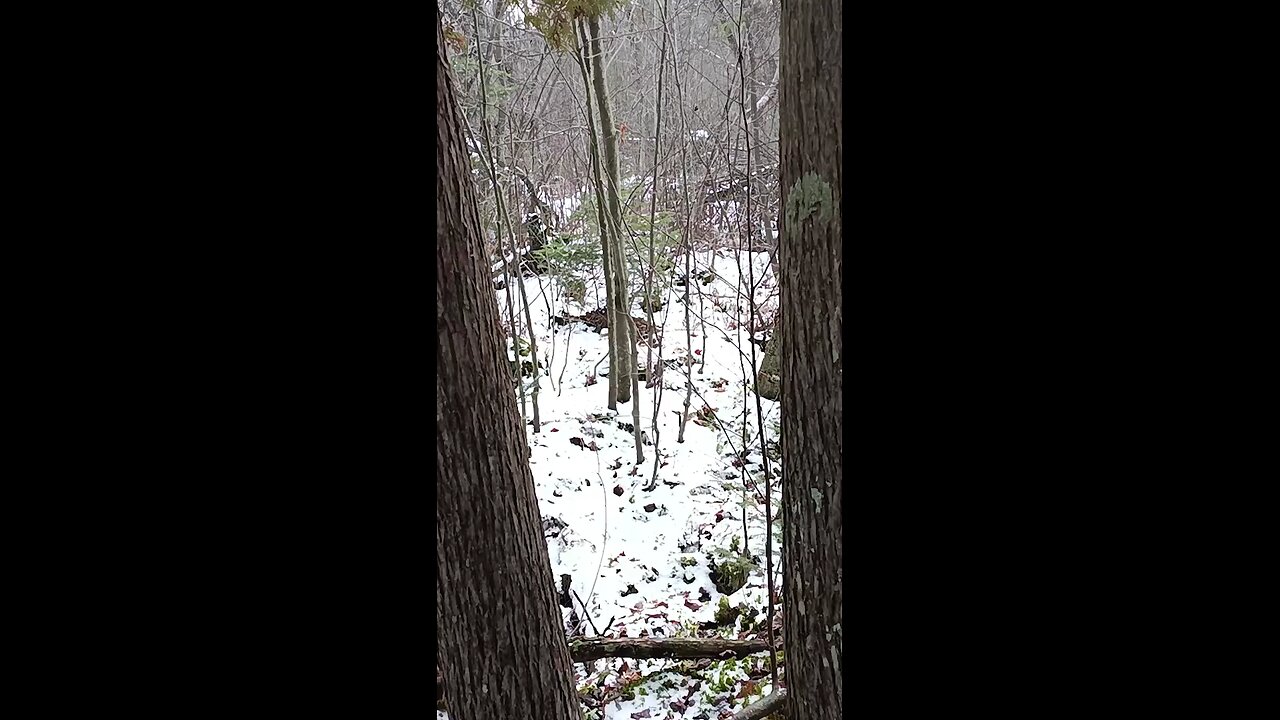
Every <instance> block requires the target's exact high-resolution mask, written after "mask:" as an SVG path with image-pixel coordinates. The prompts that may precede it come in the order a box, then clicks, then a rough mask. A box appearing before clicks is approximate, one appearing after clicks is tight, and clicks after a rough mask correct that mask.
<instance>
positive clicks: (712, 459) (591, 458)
mask: <svg viewBox="0 0 1280 720" xmlns="http://www.w3.org/2000/svg"><path fill="white" fill-rule="evenodd" d="M713 255H714V257H713ZM713 261H714V264H713ZM675 263H676V266H677V268H678V270H677V272H680V273H682V272H683V268H684V261H683V258H676V260H675ZM748 264H750V266H751V268H752V269H753V271H754V277H755V284H756V288H755V292H754V293H753V295H754V297H755V299H756V303H757V306H758V307H757V316H758V317H757V322H758V324H759V326H761V327H765V326H766V325H765V323H764V322H763V319H761V316H763V318H765V319H767V318H771V317H772V314H773V312H774V311H775V310H776V307H777V287H776V281H775V279H774V278H773V277H772V273H771V271H770V264H769V257H768V255H767V254H764V253H755V254H753V253H746V252H743V253H741V254H739V253H736V252H735V251H733V250H718V251H714V252H711V251H708V252H702V253H697V254H696V257H695V268H694V275H695V276H697V275H698V274H699V273H706V272H707V271H713V272H714V279H712V280H711V282H710V283H709V284H707V285H701V284H700V283H699V280H698V279H697V277H694V278H692V279H691V281H690V284H689V285H688V286H686V287H681V286H674V285H673V286H672V287H671V288H669V290H668V292H667V293H666V302H665V303H664V306H663V310H662V311H661V312H658V313H655V317H654V323H655V324H656V325H658V326H659V327H661V329H662V335H663V337H664V341H663V344H662V350H661V361H664V362H667V363H669V365H670V366H664V367H665V370H664V372H663V374H662V375H661V377H660V382H661V384H662V386H663V392H662V398H661V408H660V410H659V411H658V413H657V415H658V440H659V444H658V448H657V453H658V454H659V455H660V458H659V467H658V469H657V483H656V485H655V486H654V488H653V489H652V490H645V489H644V487H645V486H646V484H647V483H649V481H650V479H651V478H652V477H653V473H654V466H653V462H654V455H655V447H654V446H653V445H652V444H650V445H644V446H643V449H644V455H645V461H644V463H643V464H642V466H641V467H640V468H639V470H638V472H637V473H636V474H634V475H633V474H632V471H633V470H634V469H635V468H636V466H635V460H636V457H635V440H634V436H633V434H632V433H631V432H630V431H628V430H625V429H622V428H620V427H619V425H618V424H619V423H624V424H629V423H631V422H632V421H633V420H632V409H633V406H632V403H630V402H629V403H620V404H619V406H618V411H616V412H615V411H611V410H609V409H608V408H607V397H606V395H607V392H608V379H607V378H606V377H605V375H604V373H607V372H608V371H609V368H608V360H607V359H605V360H604V361H603V362H600V361H601V358H606V356H607V353H608V345H607V343H608V340H607V333H606V334H599V333H596V332H595V331H594V329H593V328H590V327H588V326H586V325H585V324H583V323H579V322H573V323H570V324H569V325H567V326H558V325H556V324H555V323H553V322H551V321H550V316H551V315H559V314H560V313H561V312H564V311H567V312H568V313H569V314H570V315H581V314H583V313H584V312H585V311H587V310H592V309H595V307H596V306H597V305H596V303H595V301H594V298H595V297H596V294H595V292H593V291H592V289H591V286H592V284H596V285H598V284H599V280H598V279H593V278H590V277H589V276H585V275H584V276H583V277H584V279H585V280H586V282H587V283H588V292H587V298H588V300H587V307H585V308H584V307H582V306H580V305H578V304H576V303H574V302H573V301H572V300H569V299H568V298H567V296H564V295H563V293H562V292H561V291H560V288H559V286H558V283H557V282H556V281H555V280H553V279H551V278H547V277H542V278H535V277H528V278H525V280H524V281H525V283H526V292H527V293H528V296H529V298H530V310H531V312H532V315H533V323H534V327H535V329H536V331H537V341H538V342H537V344H538V354H539V355H540V359H541V360H542V362H543V364H544V366H545V373H546V374H543V375H542V376H541V384H542V387H541V392H540V396H539V406H540V416H541V421H542V425H541V427H540V428H539V429H540V432H538V433H534V432H533V428H531V427H530V428H529V435H528V439H529V443H530V446H531V448H532V455H531V459H530V467H531V468H532V471H533V477H534V482H535V486H536V490H537V496H538V504H539V510H540V511H541V513H542V517H543V522H544V527H546V526H547V525H548V524H552V525H555V526H559V525H561V524H563V527H562V528H561V529H560V530H559V531H558V533H557V532H556V530H555V528H554V527H553V528H552V529H550V530H549V531H548V533H547V534H548V538H547V547H548V551H549V554H550V559H551V569H552V572H553V574H554V577H555V578H556V579H557V580H558V578H559V577H560V575H561V574H562V573H564V574H569V575H571V576H572V578H573V580H572V589H573V590H574V591H576V592H577V594H578V595H579V596H580V597H581V599H582V600H583V601H585V602H586V604H587V607H588V614H589V616H590V618H591V621H592V622H593V623H594V625H595V626H596V627H597V628H599V629H600V630H601V631H603V632H604V634H605V635H607V636H612V637H619V636H626V637H637V636H644V635H648V636H653V637H674V636H676V635H681V636H686V637H687V636H690V635H691V634H698V635H710V634H714V632H715V631H696V629H692V628H691V627H690V626H689V624H690V623H709V622H712V621H713V620H714V615H715V612H716V609H717V606H718V605H719V602H720V600H721V597H722V594H721V593H720V592H719V591H718V590H717V589H716V588H715V586H714V584H713V582H712V580H711V576H710V572H711V569H710V563H711V561H712V560H715V559H717V557H718V555H717V552H724V551H730V548H731V547H735V546H734V543H735V542H737V543H741V542H742V534H743V521H742V516H743V512H744V508H745V511H746V513H747V528H748V539H747V542H748V549H749V550H750V552H751V554H752V555H756V556H759V557H760V569H759V570H757V571H754V572H752V573H751V574H750V575H749V577H748V581H747V584H746V586H745V587H743V588H742V589H740V590H738V591H736V592H734V593H732V594H731V595H729V596H727V598H728V602H729V604H730V605H731V606H733V607H737V606H739V605H742V604H744V603H745V604H746V605H747V606H748V607H749V608H750V610H751V613H750V614H751V617H750V618H749V619H750V620H752V621H755V620H761V621H762V620H763V618H764V617H765V609H766V607H767V605H766V603H767V600H766V593H765V589H764V588H765V581H764V570H763V568H764V559H763V556H764V543H765V519H764V506H763V504H762V503H761V502H760V501H759V500H758V499H757V498H756V497H755V496H754V495H755V493H754V492H752V493H751V494H750V496H748V497H747V499H746V500H745V501H744V488H743V479H742V477H741V474H742V472H743V471H744V468H743V467H735V457H734V454H735V450H741V449H742V447H743V441H742V435H743V431H742V422H743V408H744V405H745V408H746V421H747V435H748V438H749V446H750V452H749V455H748V458H747V463H746V465H745V470H747V471H748V472H749V473H750V475H751V476H752V478H753V479H755V480H757V481H759V492H760V493H761V494H762V493H763V488H764V481H763V468H762V458H761V443H760V442H759V441H758V439H757V435H758V424H757V421H756V419H755V409H756V398H755V396H754V394H753V393H751V392H750V390H749V387H748V385H750V384H751V383H754V380H755V375H756V369H755V368H754V367H751V357H750V355H751V348H752V346H751V344H749V343H748V342H747V335H748V333H749V331H748V328H747V327H746V325H747V322H748V320H749V308H748V303H747V302H746V297H747V295H746V293H747V286H748V284H749V283H748ZM495 270H500V267H498V268H495ZM512 280H514V278H513V279H512ZM540 283H541V287H540ZM699 289H700V290H701V291H702V293H703V300H702V303H701V305H702V308H703V310H704V311H705V320H706V323H705V326H704V324H703V322H701V321H699V319H698V318H697V317H696V315H697V314H698V313H699V312H700V310H699V300H698V290H699ZM685 290H690V291H691V292H690V293H689V298H690V302H691V303H692V304H691V306H690V309H691V314H692V315H693V317H692V318H691V324H692V331H693V333H694V335H695V336H694V337H693V338H692V340H693V343H692V345H693V347H692V348H689V347H687V346H686V345H687V343H686V336H685V326H684V314H685V307H684V305H683V304H681V303H680V302H677V299H678V298H679V297H680V295H682V294H684V292H685ZM598 292H599V297H601V298H602V297H603V295H604V291H603V288H598ZM495 298H496V299H497V301H498V307H499V309H500V312H501V313H502V315H503V317H504V319H507V318H506V316H507V311H506V296H505V293H504V292H503V291H498V292H496V293H495ZM601 304H602V303H601ZM637 304H638V303H636V302H633V303H632V311H633V314H634V315H636V316H638V317H643V316H644V313H643V311H640V310H638V309H637ZM517 313H518V314H520V315H523V312H522V310H521V309H520V308H517ZM522 320H523V318H521V322H520V324H521V325H523V322H522ZM521 334H522V335H524V336H525V337H527V332H523V331H522V333H521ZM704 345H705V351H704ZM739 348H742V353H745V355H746V357H743V355H742V354H741V353H740V352H739ZM691 350H692V351H693V352H692V353H691V352H690V351H691ZM553 352H554V358H552V353H553ZM653 352H654V355H655V364H658V362H659V359H658V358H657V355H658V348H657V347H655V348H654V350H653ZM755 352H756V358H755V362H756V363H757V364H758V363H759V362H760V361H761V360H763V358H764V348H763V346H762V345H759V346H756V348H755ZM510 357H512V359H515V355H514V353H513V354H512V355H511V356H510ZM689 357H693V358H694V359H695V361H700V362H701V363H702V364H701V366H695V367H694V369H693V375H692V379H693V386H694V389H695V393H694V395H693V398H692V402H691V406H690V412H691V414H692V413H694V412H697V411H698V410H699V409H701V408H703V407H704V405H706V406H710V407H711V408H713V409H714V410H715V412H716V417H717V418H718V419H719V420H720V421H721V422H722V423H723V429H716V428H715V427H704V426H703V425H699V424H697V423H696V422H695V421H694V419H692V418H691V419H690V421H689V423H688V427H687V429H686V431H685V432H686V434H685V442H684V443H682V444H677V443H676V437H677V434H678V431H679V411H680V410H681V409H682V407H683V401H684V395H685V382H686V377H685V374H684V366H683V365H682V364H681V363H682V362H683V361H684V360H685V359H686V358H689ZM639 358H640V364H641V366H643V365H644V364H645V360H646V348H645V346H644V345H643V344H641V345H640V347H639ZM523 359H525V360H527V359H528V358H523ZM598 362H600V365H599V372H600V373H601V375H599V376H598V377H597V379H596V382H594V383H593V384H588V382H589V375H590V373H591V372H592V370H593V368H595V367H596V365H597V363H598ZM744 374H745V376H746V378H747V384H745V385H744V382H743V378H744ZM562 376H563V384H561V383H560V378H561V377H562ZM525 382H526V385H528V384H531V381H530V380H529V379H527V378H526V379H525ZM644 385H645V383H644V382H643V381H642V382H641V387H640V398H639V400H640V406H641V407H640V415H641V426H642V429H643V430H644V431H645V432H646V433H647V434H649V435H652V433H653V430H652V428H651V422H652V416H653V412H654V411H653V402H654V398H653V393H654V390H653V388H646V387H644ZM634 401H635V400H634V399H633V401H632V402H634ZM760 405H761V408H762V411H763V414H764V416H765V426H766V439H767V440H768V441H769V442H776V441H777V435H776V429H775V428H776V422H777V420H778V408H777V403H775V402H773V401H770V400H765V399H761V400H760ZM531 418H532V408H531V407H529V408H527V411H526V421H527V422H528V421H530V420H531ZM572 438H581V439H582V445H586V446H589V445H590V443H591V442H593V441H594V443H595V446H596V447H597V448H599V450H598V451H592V450H591V449H589V447H582V446H579V445H575V444H571V443H570V440H571V439H572ZM650 441H652V438H650ZM770 471H771V473H772V474H773V475H774V476H775V477H776V476H777V475H779V474H780V468H779V466H778V465H777V463H776V462H774V461H773V460H770ZM615 488H618V489H620V490H621V495H618V494H615ZM779 495H780V493H779V492H778V491H777V486H776V480H775V486H774V492H773V509H774V513H775V516H777V515H778V514H779V513H780V508H781V505H780V497H779ZM744 503H745V504H744ZM646 506H652V508H653V509H652V511H648V512H646V510H645V507H646ZM717 517H719V518H720V519H719V520H717ZM553 534H554V535H555V536H554V537H552V536H551V535H553ZM780 537H781V535H780V526H775V528H774V540H775V542H774V547H773V564H774V571H775V577H780V564H781V559H780V550H781V547H780V545H781V543H780ZM735 538H736V540H735ZM717 549H720V550H719V551H717ZM775 582H776V581H775ZM624 593H625V594H624ZM575 607H577V602H576V601H575ZM562 613H563V614H564V618H565V620H566V625H567V621H568V618H569V615H570V611H569V610H568V609H562ZM606 627H607V628H608V629H607V630H606ZM739 627H740V626H733V627H731V628H730V629H729V631H725V630H724V629H721V631H720V633H721V635H722V636H723V635H725V634H726V632H727V633H728V635H729V636H731V637H739V635H740V634H742V633H740V632H739V631H738V628H739ZM585 632H586V634H587V635H588V636H593V635H595V632H593V630H592V628H591V626H590V625H589V624H588V625H586V631H585ZM755 636H756V635H747V636H746V637H755ZM758 636H759V637H765V635H764V631H763V630H762V629H761V630H760V633H759V635H758ZM767 662H768V661H767V655H757V656H753V657H752V658H749V659H746V660H741V661H736V662H734V661H727V662H716V663H712V665H711V667H710V668H708V669H705V670H701V671H698V672H699V673H700V674H701V678H699V677H696V675H697V674H698V673H695V674H690V672H689V671H681V672H661V671H663V670H668V671H669V670H671V669H673V668H675V667H676V666H677V665H678V662H677V661H674V660H653V661H645V660H633V659H626V660H624V659H614V660H607V661H605V660H601V661H597V662H595V663H593V667H592V670H591V672H590V673H589V674H587V675H584V670H583V667H582V665H575V666H574V667H575V673H576V675H577V676H576V678H575V680H576V682H577V683H578V686H579V687H580V688H584V687H586V686H588V685H592V686H597V685H599V684H600V683H603V684H604V686H605V688H606V689H609V688H615V689H616V684H617V682H618V680H619V678H620V677H622V676H623V674H624V667H625V668H626V671H625V672H629V673H634V672H636V671H638V672H639V676H638V677H637V676H635V675H633V674H632V675H628V678H630V679H632V681H633V682H634V683H635V684H630V687H632V689H633V691H634V695H633V696H632V697H630V699H625V698H622V697H614V698H613V699H611V700H610V702H608V703H607V704H606V705H605V706H604V715H603V717H602V718H600V720H611V719H613V718H619V719H621V718H627V719H629V718H631V717H632V713H641V712H642V711H643V710H645V709H648V710H649V711H650V716H651V717H653V718H664V719H665V718H672V719H674V718H693V717H695V716H697V715H699V714H700V713H704V712H706V713H709V717H718V716H719V714H720V713H721V712H723V711H726V710H737V709H740V708H742V707H743V706H745V705H746V704H748V703H749V702H753V701H754V700H757V699H759V697H761V696H762V695H761V694H760V687H763V688H764V693H767V692H768V686H767V683H768V680H769V678H768V675H767V673H766V674H765V675H764V677H760V674H761V671H760V668H761V667H763V668H766V670H767ZM748 668H749V669H751V670H752V672H753V674H754V675H755V677H756V681H757V682H759V683H761V685H760V687H757V688H756V692H755V693H752V694H751V695H750V696H749V697H743V698H738V697H736V696H737V695H738V694H740V693H739V691H740V690H741V689H742V683H743V681H745V680H746V679H747V677H748V673H747V669H748ZM748 689H749V688H748ZM614 694H615V695H616V692H615V693H614ZM686 702H687V705H685V704H684V703H686ZM673 703H674V704H673ZM681 707H684V708H685V709H684V710H679V708H681ZM443 717H445V716H444V715H443V713H437V718H443ZM588 717H596V718H599V715H596V714H591V715H589V716H588Z"/></svg>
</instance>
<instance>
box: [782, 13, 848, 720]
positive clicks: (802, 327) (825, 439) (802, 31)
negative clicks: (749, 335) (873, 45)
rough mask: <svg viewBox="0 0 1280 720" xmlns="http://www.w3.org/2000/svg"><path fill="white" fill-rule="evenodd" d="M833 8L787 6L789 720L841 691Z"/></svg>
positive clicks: (823, 707) (831, 703) (832, 706)
mask: <svg viewBox="0 0 1280 720" xmlns="http://www.w3.org/2000/svg"><path fill="white" fill-rule="evenodd" d="M841 8H842V3H841V2H840V1H839V0H782V27H781V71H780V79H779V93H780V94H779V98H778V101H779V114H780V120H781V128H780V130H779V139H780V150H781V163H780V165H781V167H780V169H779V173H780V179H781V184H782V201H783V203H782V212H781V213H780V215H781V217H780V218H779V223H780V224H781V226H782V240H781V242H780V243H779V253H780V257H779V265H780V267H781V270H782V281H781V285H782V288H781V290H782V309H781V326H782V327H781V330H782V333H781V334H782V344H781V348H780V356H781V368H780V369H781V385H782V471H783V500H782V504H783V517H784V527H785V528H786V530H785V532H784V534H783V535H784V538H785V541H784V549H783V551H784V556H785V563H786V571H785V574H786V577H787V583H786V593H785V595H786V606H785V607H786V611H785V612H786V649H787V688H788V696H789V700H788V702H789V706H790V714H789V717H790V720H836V718H840V717H843V715H844V699H843V693H842V690H841V682H840V680H841V677H840V676H841V663H842V660H843V648H844V640H843V628H842V627H841V581H842V573H841V562H842V548H841V542H842V540H843V533H842V530H841V517H840V514H841V506H840V503H841V487H840V469H841V452H842V449H843V446H842V444H841V427H842V420H843V418H842V413H841V402H842V398H843V384H842V377H841V372H840V370H841V352H842V347H841V337H840V328H841V321H842V318H841V312H840V308H841V295H842V294H841V283H840V279H841V265H842V262H843V255H842V252H841V242H840V241H841V237H840V224H841V210H840V202H841V200H842V193H841V181H840V152H841V135H840V133H841V131H840V116H841V100H842V97H841V82H840V66H841V61H842V58H841V47H840V45H841V38H840V20H841V18H840V14H841Z"/></svg>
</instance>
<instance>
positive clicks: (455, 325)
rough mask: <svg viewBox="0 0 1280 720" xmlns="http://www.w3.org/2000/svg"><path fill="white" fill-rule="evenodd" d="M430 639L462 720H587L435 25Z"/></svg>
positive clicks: (448, 696) (453, 711) (448, 698)
mask: <svg viewBox="0 0 1280 720" xmlns="http://www.w3.org/2000/svg"><path fill="white" fill-rule="evenodd" d="M436 48H437V49H436V103H437V107H438V108H439V111H438V112H439V114H438V116H437V118H436V145H437V148H436V174H437V178H438V179H437V182H438V185H437V188H436V239H435V242H436V271H437V273H438V277H437V282H436V321H437V324H438V328H437V329H438V332H439V347H438V350H437V366H436V372H437V374H436V420H437V437H436V475H437V477H436V482H437V484H438V492H437V496H436V497H437V501H436V565H437V568H438V569H439V579H438V580H437V584H436V601H437V610H436V629H437V632H438V634H439V642H438V645H437V663H438V665H439V667H440V669H441V671H442V677H443V679H444V681H445V682H444V692H445V697H444V700H445V704H446V705H447V706H448V708H449V712H450V715H451V716H452V717H453V718H455V719H456V720H481V719H487V718H517V717H537V718H547V719H548V720H579V719H580V718H581V716H582V710H581V707H580V705H579V703H578V698H577V693H576V692H575V689H574V684H573V675H572V670H571V665H570V658H569V649H568V647H567V645H566V644H565V638H564V633H563V631H562V630H561V626H562V622H561V617H560V611H559V610H558V609H557V608H556V600H555V593H554V588H553V581H552V578H551V563H550V560H549V558H548V555H547V546H546V542H545V540H544V539H543V536H542V525H541V521H540V517H539V514H538V504H537V499H536V498H535V496H534V489H533V476H532V474H531V473H530V471H529V464H528V445H527V442H526V439H525V431H524V428H523V427H522V426H521V422H520V417H519V415H518V414H517V412H516V406H515V398H514V397H513V396H512V393H511V384H510V375H509V369H510V368H509V367H508V365H507V359H506V357H505V355H504V352H503V338H502V336H501V331H500V330H499V329H498V328H499V324H498V306H497V302H496V300H495V298H494V296H493V289H492V284H491V283H490V282H489V268H488V266H487V264H486V262H485V257H486V256H485V253H484V251H483V248H482V246H481V236H480V227H479V216H478V215H477V213H476V209H475V190H474V187H473V185H474V181H473V180H472V177H471V163H470V162H469V161H468V156H467V151H466V148H465V146H464V143H463V137H462V129H461V128H462V121H461V117H460V115H459V111H458V107H457V103H456V101H455V95H454V87H453V79H452V77H451V76H450V73H449V70H448V69H449V64H448V62H447V60H446V56H445V46H444V34H443V30H442V28H441V27H440V20H439V18H438V17H437V19H436Z"/></svg>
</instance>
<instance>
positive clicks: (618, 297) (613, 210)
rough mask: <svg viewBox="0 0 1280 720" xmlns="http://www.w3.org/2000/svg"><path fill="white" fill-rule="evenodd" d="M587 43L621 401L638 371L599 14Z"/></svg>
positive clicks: (612, 368)
mask: <svg viewBox="0 0 1280 720" xmlns="http://www.w3.org/2000/svg"><path fill="white" fill-rule="evenodd" d="M587 30H588V38H587V39H588V43H589V46H590V49H591V73H592V84H593V90H594V93H593V94H592V95H593V97H594V98H595V101H596V110H597V114H598V116H599V118H600V136H601V138H602V139H603V141H604V142H603V151H604V152H603V155H602V156H601V158H600V159H601V164H602V166H603V167H604V175H605V187H604V191H605V200H606V201H607V202H608V212H607V213H606V219H607V220H608V224H609V230H610V239H611V240H612V241H613V242H612V244H611V246H610V248H609V250H610V253H609V254H610V255H611V260H612V261H613V287H612V289H611V292H609V300H608V302H610V303H611V310H612V312H613V314H614V317H613V318H610V319H609V334H610V335H613V334H615V333H617V335H618V338H617V343H618V355H617V357H612V358H609V374H610V375H611V376H612V375H615V374H616V375H617V376H618V385H617V388H618V402H620V403H624V402H630V401H631V390H632V388H631V383H630V382H628V381H629V380H630V379H631V376H632V375H633V374H634V373H635V372H636V368H635V360H634V353H635V337H634V335H633V333H632V332H631V322H630V317H631V304H630V302H629V301H628V300H627V285H628V282H629V279H628V277H627V262H626V252H625V248H624V242H625V240H624V239H623V238H624V235H625V234H626V233H625V230H624V228H623V226H622V195H621V191H620V182H619V175H620V171H619V168H618V128H617V127H616V125H615V123H614V120H613V108H612V103H611V102H610V100H609V86H608V84H607V83H606V82H605V79H604V62H603V59H604V53H603V52H602V51H601V49H600V16H599V15H590V16H588V17H587Z"/></svg>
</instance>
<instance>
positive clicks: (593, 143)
mask: <svg viewBox="0 0 1280 720" xmlns="http://www.w3.org/2000/svg"><path fill="white" fill-rule="evenodd" d="M575 31H576V36H577V38H578V60H579V62H578V67H579V69H581V70H582V85H583V88H585V91H586V98H585V102H584V104H585V105H586V109H587V137H588V138H590V147H591V173H592V175H593V176H594V179H595V196H596V221H597V227H598V228H599V229H600V260H601V264H602V265H603V269H604V306H605V316H606V317H608V318H609V324H610V326H611V327H610V329H609V338H608V340H609V383H608V388H609V389H608V392H609V409H610V410H616V409H617V408H618V384H619V383H620V382H622V380H621V379H620V378H619V377H618V373H617V372H616V371H615V367H616V365H615V362H616V358H617V357H618V355H619V354H620V353H621V351H620V350H619V348H618V341H619V339H620V336H619V335H618V333H616V332H614V329H613V328H614V327H617V325H616V323H615V318H614V313H613V293H614V291H613V282H614V272H613V252H612V247H613V243H612V242H611V241H610V237H609V236H610V227H609V226H610V223H609V221H608V219H607V215H608V210H607V209H606V204H607V203H606V201H605V179H604V170H603V167H602V162H601V159H600V141H599V139H598V138H599V135H598V134H597V133H596V120H595V110H594V109H592V101H591V79H590V74H591V65H592V63H593V60H592V59H591V51H590V46H589V43H588V41H587V32H586V25H585V23H582V22H579V23H576V24H575Z"/></svg>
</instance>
